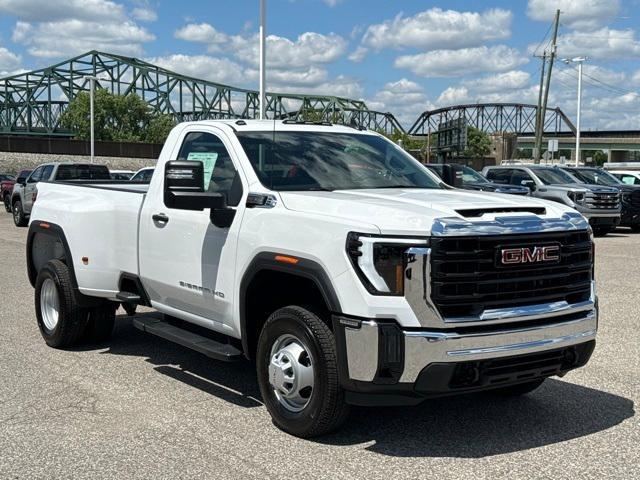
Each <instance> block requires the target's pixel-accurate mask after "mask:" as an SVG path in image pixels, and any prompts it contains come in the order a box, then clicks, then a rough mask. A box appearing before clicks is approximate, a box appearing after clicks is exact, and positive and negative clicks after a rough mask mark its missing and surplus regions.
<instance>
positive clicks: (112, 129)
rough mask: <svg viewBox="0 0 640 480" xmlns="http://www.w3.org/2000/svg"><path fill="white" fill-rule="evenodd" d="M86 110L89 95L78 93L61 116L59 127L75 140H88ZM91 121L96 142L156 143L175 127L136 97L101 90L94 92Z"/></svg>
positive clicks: (87, 112) (166, 118)
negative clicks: (92, 121) (70, 133)
mask: <svg viewBox="0 0 640 480" xmlns="http://www.w3.org/2000/svg"><path fill="white" fill-rule="evenodd" d="M89 109H90V107H89V94H88V93H87V92H81V93H79V94H78V95H77V96H76V98H74V99H73V100H72V101H71V102H69V107H68V108H67V110H66V111H65V112H64V113H63V114H62V117H61V119H60V123H61V125H62V126H63V127H65V128H68V129H69V130H71V131H73V132H74V133H75V136H76V138H80V139H82V140H88V139H89V138H90V136H91V131H90V128H91V126H90V119H89ZM93 118H94V132H95V139H96V140H111V141H121V142H122V141H124V142H141V141H150V142H154V143H155V142H158V143H160V142H162V141H164V139H165V138H166V136H167V134H168V132H169V130H170V129H171V128H172V127H173V126H174V125H175V123H174V122H173V120H172V119H171V118H170V117H168V116H166V115H158V114H154V113H153V112H152V110H151V108H150V107H149V105H148V104H147V103H146V102H145V101H144V100H142V99H141V98H140V97H139V96H137V95H135V94H129V95H116V94H113V93H111V92H109V91H107V90H105V89H103V88H98V89H96V91H95V94H94V115H93Z"/></svg>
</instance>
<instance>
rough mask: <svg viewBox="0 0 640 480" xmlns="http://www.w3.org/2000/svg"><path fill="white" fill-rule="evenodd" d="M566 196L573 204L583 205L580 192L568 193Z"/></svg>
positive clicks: (582, 195) (582, 196)
mask: <svg viewBox="0 0 640 480" xmlns="http://www.w3.org/2000/svg"><path fill="white" fill-rule="evenodd" d="M567 196H568V197H569V198H570V199H571V201H572V202H573V203H578V204H582V203H584V193H582V192H569V193H568V194H567Z"/></svg>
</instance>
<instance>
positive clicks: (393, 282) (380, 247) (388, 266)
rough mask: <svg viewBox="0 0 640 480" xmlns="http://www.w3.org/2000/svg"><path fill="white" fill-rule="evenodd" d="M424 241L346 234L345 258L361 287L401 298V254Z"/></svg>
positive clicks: (374, 293)
mask: <svg viewBox="0 0 640 480" xmlns="http://www.w3.org/2000/svg"><path fill="white" fill-rule="evenodd" d="M426 244H427V239H424V238H423V239H421V238H392V237H382V236H375V235H368V234H359V233H353V232H352V233H349V235H348V237H347V255H348V256H349V259H350V260H351V263H352V265H353V267H354V269H355V270H356V273H357V274H358V277H360V280H361V281H362V284H363V285H364V286H365V288H366V289H367V290H368V291H369V293H371V294H373V295H396V296H399V295H403V294H404V269H405V266H406V258H405V252H406V251H407V249H408V248H409V247H411V246H413V245H426Z"/></svg>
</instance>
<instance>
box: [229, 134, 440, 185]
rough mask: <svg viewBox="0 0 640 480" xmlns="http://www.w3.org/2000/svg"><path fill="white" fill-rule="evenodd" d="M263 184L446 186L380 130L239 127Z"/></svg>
mask: <svg viewBox="0 0 640 480" xmlns="http://www.w3.org/2000/svg"><path fill="white" fill-rule="evenodd" d="M236 135H237V137H238V139H239V140H240V143H241V144H242V147H243V148H244V151H245V152H246V154H247V156H248V157H249V161H250V162H251V165H252V166H253V169H254V170H255V172H256V175H257V176H258V178H259V179H260V182H262V184H263V185H264V186H265V187H267V188H269V189H271V190H278V191H310V190H353V189H364V188H441V187H440V186H439V183H438V181H437V180H436V179H435V178H434V177H433V176H432V175H431V174H429V173H428V172H427V171H426V169H425V168H424V167H423V166H422V165H420V163H418V161H417V160H415V159H414V158H413V157H411V156H410V155H409V154H407V153H405V152H404V151H403V150H402V149H400V148H399V147H397V146H396V145H395V144H393V143H391V142H390V141H388V140H385V139H383V138H381V137H379V136H377V135H366V134H357V133H353V134H352V133H318V132H276V133H275V139H274V132H237V133H236Z"/></svg>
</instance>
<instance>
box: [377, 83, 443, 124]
mask: <svg viewBox="0 0 640 480" xmlns="http://www.w3.org/2000/svg"><path fill="white" fill-rule="evenodd" d="M367 106H368V107H369V108H370V109H372V110H377V111H381V112H391V113H393V114H394V116H395V117H396V118H397V119H398V121H399V122H400V123H401V124H403V125H405V126H410V125H411V124H412V123H413V122H414V121H415V119H416V118H417V116H418V115H420V114H421V113H422V112H424V111H425V110H431V109H432V108H433V104H432V103H431V102H430V101H429V99H428V97H427V94H426V93H425V91H424V88H422V86H421V85H419V84H417V83H416V82H413V81H411V80H407V79H406V78H401V79H400V80H398V81H395V82H389V83H387V84H385V85H384V87H382V88H381V89H380V90H378V91H377V92H376V93H375V94H374V96H373V97H372V98H371V99H367Z"/></svg>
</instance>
